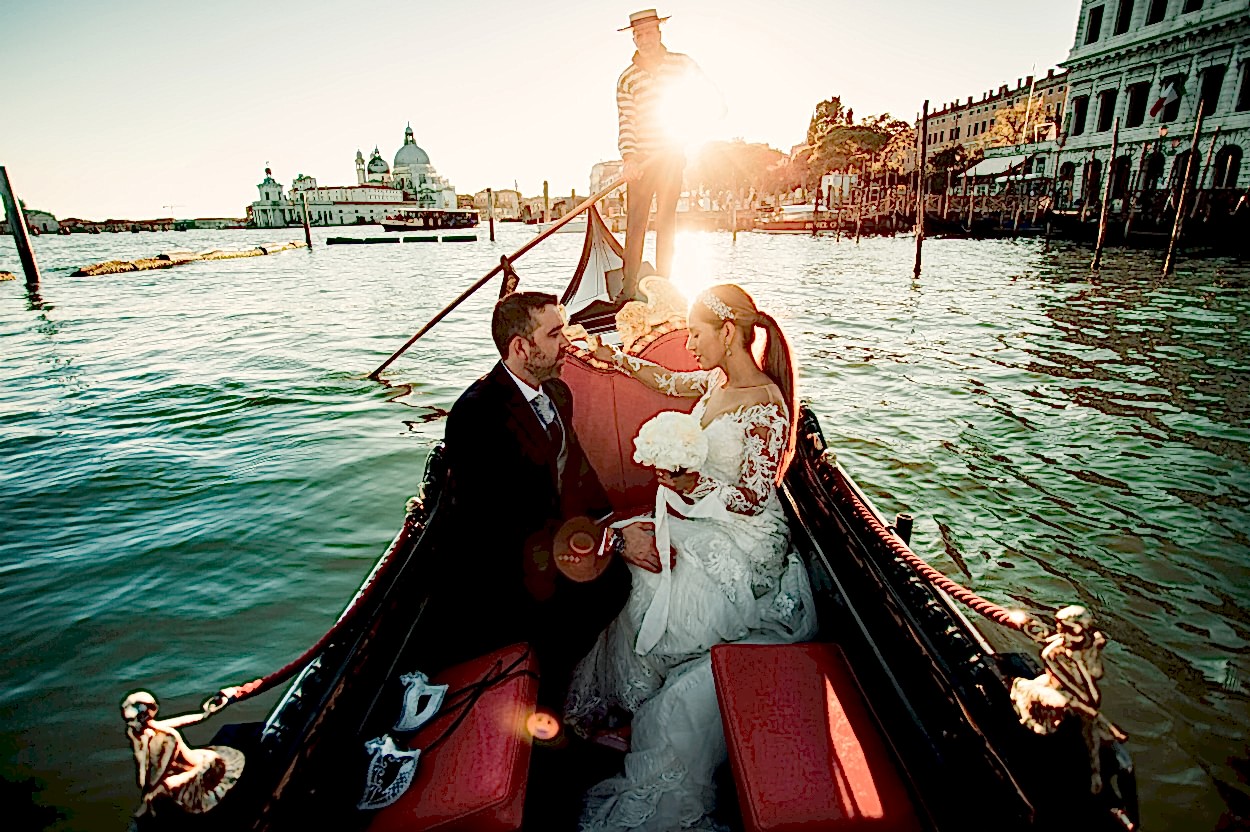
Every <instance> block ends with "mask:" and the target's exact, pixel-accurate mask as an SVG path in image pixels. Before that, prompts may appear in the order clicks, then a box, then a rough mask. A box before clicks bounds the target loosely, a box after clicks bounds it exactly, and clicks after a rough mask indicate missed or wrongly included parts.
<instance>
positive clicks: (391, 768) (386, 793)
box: [356, 734, 421, 811]
mask: <svg viewBox="0 0 1250 832" xmlns="http://www.w3.org/2000/svg"><path fill="white" fill-rule="evenodd" d="M365 753H366V754H368V755H369V765H368V767H367V768H366V769H365V792H364V794H363V795H362V796H361V798H360V802H359V803H357V804H356V808H357V809H360V810H362V811H363V810H370V809H383V808H385V807H387V806H390V805H391V804H392V803H394V802H395V801H396V800H399V799H400V798H401V797H403V795H404V792H406V791H408V787H409V786H411V785H412V781H413V778H415V777H416V776H417V761H418V760H419V759H420V758H421V749H419V748H412V749H403V748H399V747H397V746H396V745H395V740H393V739H391V738H390V737H389V736H387V735H385V734H383V735H382V736H380V737H374V738H373V739H371V740H369V741H368V742H367V743H365Z"/></svg>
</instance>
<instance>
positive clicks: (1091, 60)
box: [1057, 0, 1250, 207]
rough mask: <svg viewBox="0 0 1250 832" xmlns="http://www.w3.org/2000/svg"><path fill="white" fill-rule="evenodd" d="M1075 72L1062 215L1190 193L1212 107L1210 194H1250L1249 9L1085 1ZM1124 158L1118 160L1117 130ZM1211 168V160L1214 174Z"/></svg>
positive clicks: (1204, 178) (1215, 2)
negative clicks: (1165, 193) (1127, 199)
mask: <svg viewBox="0 0 1250 832" xmlns="http://www.w3.org/2000/svg"><path fill="white" fill-rule="evenodd" d="M1064 65H1065V66H1067V68H1068V75H1069V84H1068V87H1069V88H1068V103H1067V106H1066V108H1065V110H1066V114H1065V118H1064V122H1063V130H1062V133H1061V136H1060V141H1061V144H1062V150H1061V151H1060V152H1059V154H1058V176H1059V183H1058V184H1059V188H1058V197H1059V198H1058V200H1057V201H1058V204H1059V205H1060V206H1061V207H1062V206H1079V205H1083V204H1089V203H1092V202H1097V201H1099V200H1100V199H1101V185H1102V181H1103V174H1104V172H1105V171H1108V170H1110V171H1111V176H1112V180H1111V187H1112V190H1111V198H1112V199H1113V200H1120V199H1122V198H1123V197H1124V195H1125V194H1126V193H1127V192H1128V191H1130V190H1143V191H1153V190H1163V189H1171V190H1175V189H1176V188H1178V186H1179V184H1180V182H1181V180H1182V178H1183V177H1184V175H1185V174H1184V171H1185V169H1186V163H1187V162H1188V160H1189V147H1190V141H1191V138H1192V134H1193V130H1194V126H1195V122H1196V120H1197V114H1198V104H1199V102H1202V105H1203V106H1202V109H1203V119H1204V121H1203V128H1202V136H1201V137H1200V140H1199V146H1198V147H1199V151H1198V152H1199V156H1198V158H1196V159H1195V164H1194V166H1193V168H1192V169H1191V171H1190V174H1189V175H1190V180H1191V182H1192V183H1194V184H1197V185H1198V186H1199V187H1204V188H1215V189H1229V190H1230V191H1231V189H1235V188H1238V187H1239V186H1244V184H1245V182H1246V177H1245V175H1244V174H1243V173H1242V171H1241V168H1242V159H1243V157H1244V155H1245V151H1246V149H1247V145H1248V144H1250V2H1248V0H1082V3H1081V13H1080V19H1079V20H1078V21H1077V27H1076V37H1075V39H1074V42H1073V46H1072V50H1071V52H1070V53H1069V54H1068V58H1067V60H1066V61H1065V62H1064ZM1116 118H1119V120H1120V132H1119V149H1118V150H1117V151H1116V158H1115V159H1114V160H1111V159H1108V158H1107V157H1108V155H1109V151H1110V146H1111V134H1112V127H1113V125H1114V124H1115V119H1116ZM1207 160H1210V164H1209V165H1208V163H1207Z"/></svg>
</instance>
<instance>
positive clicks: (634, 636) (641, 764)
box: [565, 357, 816, 832]
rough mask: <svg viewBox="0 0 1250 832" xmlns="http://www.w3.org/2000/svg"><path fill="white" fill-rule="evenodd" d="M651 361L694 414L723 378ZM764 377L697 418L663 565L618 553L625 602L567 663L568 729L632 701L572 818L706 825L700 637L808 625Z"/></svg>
mask: <svg viewBox="0 0 1250 832" xmlns="http://www.w3.org/2000/svg"><path fill="white" fill-rule="evenodd" d="M625 360H630V361H631V363H633V364H635V365H636V364H637V363H638V362H637V360H636V359H632V358H629V357H626V359H625ZM652 366H653V365H651V366H648V367H647V369H648V370H650V369H651V368H652ZM633 369H634V370H638V369H639V367H638V366H634V367H633ZM654 369H655V371H656V372H655V377H654V379H653V381H655V382H658V383H659V384H660V386H661V388H663V387H664V386H666V385H667V386H668V387H669V392H670V393H672V394H675V395H680V394H682V393H683V392H685V393H686V394H687V395H690V394H691V393H692V392H702V393H703V395H702V396H701V398H700V399H699V402H698V404H696V406H695V409H694V415H695V416H696V417H697V418H699V419H700V421H701V422H702V421H703V420H704V417H705V416H706V414H707V405H708V399H709V396H710V394H711V393H712V391H713V390H716V389H717V388H719V387H721V385H723V384H724V375H723V374H722V373H721V371H719V370H712V371H709V372H695V373H671V374H670V373H667V371H663V370H662V368H658V367H655V368H654ZM682 387H684V388H685V390H683V389H682ZM769 390H770V392H769V395H768V396H767V397H766V398H767V401H765V402H763V403H760V402H758V399H759V398H760V395H759V390H754V391H752V392H751V393H750V394H749V395H751V396H752V398H751V399H746V400H744V403H743V404H742V405H741V406H739V407H737V408H736V409H732V410H728V411H723V412H721V413H720V414H719V415H716V416H715V417H714V418H712V419H711V420H710V421H709V422H707V423H706V424H705V425H704V428H703V431H704V435H705V436H706V438H707V442H708V455H707V461H706V462H705V464H704V465H703V469H702V470H701V471H700V472H699V473H700V480H699V484H698V487H697V488H696V489H695V491H694V492H693V493H692V494H691V495H690V496H691V497H693V498H694V500H695V502H694V505H693V506H686V504H685V503H684V502H683V501H681V500H680V499H678V498H677V497H676V495H673V496H672V499H671V500H670V501H669V502H670V504H672V503H677V504H678V505H679V508H678V511H680V513H681V514H682V515H684V516H671V515H670V516H667V517H665V518H663V520H662V522H665V523H667V524H668V533H669V536H670V537H671V541H672V545H673V546H674V547H675V549H676V551H677V560H676V566H675V567H674V568H673V569H672V570H671V571H668V570H665V572H664V573H661V574H654V573H651V572H647V571H645V570H642V569H639V568H636V567H633V566H631V567H630V570H631V572H632V576H633V587H632V589H631V591H630V596H629V600H628V602H627V603H626V606H625V609H624V610H623V611H622V612H621V614H620V615H619V616H618V617H617V619H616V620H615V621H614V622H613V623H612V624H611V625H609V626H608V628H607V629H606V630H605V631H604V632H603V633H602V634H601V635H600V637H599V640H598V641H597V642H596V643H595V646H594V647H593V648H592V649H591V652H590V653H589V654H588V655H587V656H586V658H584V659H583V660H582V662H581V663H580V664H579V665H578V667H577V670H576V671H575V672H574V676H573V682H572V685H571V687H570V690H569V697H568V701H567V705H566V709H565V717H566V720H567V721H568V722H569V723H570V724H571V725H572V726H573V727H574V729H575V730H580V731H583V732H588V731H590V730H592V729H593V728H594V726H596V725H598V724H601V723H602V721H603V720H604V719H605V717H606V716H607V715H608V714H609V713H611V712H615V711H626V712H629V713H630V714H632V715H633V719H632V722H631V725H632V728H631V738H630V741H631V742H630V745H631V747H630V752H629V753H628V754H627V755H626V757H625V763H624V772H623V773H622V774H621V775H619V776H617V777H614V778H611V779H609V780H606V781H604V782H602V783H599V784H598V785H596V786H595V787H593V788H592V789H591V790H590V791H589V792H588V793H587V795H586V801H585V805H584V808H583V813H582V818H581V822H580V828H581V829H582V830H595V832H598V831H599V830H625V829H630V830H634V829H640V830H655V832H670V831H671V830H677V829H718V828H719V827H718V826H717V825H716V824H715V822H714V820H713V818H712V817H710V816H709V813H710V812H711V811H712V810H713V808H714V807H715V793H714V789H713V782H712V781H713V774H714V772H715V771H716V768H717V767H718V766H719V765H720V764H721V763H722V762H724V761H725V760H726V759H727V752H726V748H725V740H724V735H723V731H722V728H721V721H720V711H719V708H718V707H717V702H716V690H715V687H714V684H713V679H712V669H711V659H710V653H709V651H710V649H711V647H712V646H713V645H715V644H719V643H722V642H731V641H749V642H753V643H768V642H775V643H782V642H794V641H803V640H806V639H809V638H811V637H812V636H813V635H814V634H815V629H816V621H815V612H814V609H813V605H812V597H811V589H810V587H809V585H808V581H807V573H806V570H805V569H804V566H803V564H802V562H801V561H800V560H799V558H798V556H797V554H793V553H791V552H790V547H789V543H790V535H789V530H788V528H787V524H786V519H785V515H784V513H783V511H782V507H781V503H780V501H779V499H778V497H777V490H776V487H775V485H774V481H775V478H776V473H777V466H778V464H779V462H780V460H781V458H782V456H783V454H784V452H785V448H786V441H787V434H788V430H789V416H788V414H787V412H786V408H785V405H784V404H783V403H782V400H781V396H780V392H779V391H777V390H776V388H775V387H774V386H771V385H770V386H769ZM727 392H728V391H722V397H721V398H722V402H723V401H724V399H725V398H726V394H727ZM734 392H735V393H737V392H738V391H734ZM731 404H732V401H731ZM670 493H671V492H670ZM658 527H659V523H657V538H658V537H661V536H662V535H661V534H660V531H661V530H660V529H659V528H658ZM662 559H663V556H662ZM644 621H645V622H647V626H646V627H644V626H643V625H644ZM644 631H646V632H644Z"/></svg>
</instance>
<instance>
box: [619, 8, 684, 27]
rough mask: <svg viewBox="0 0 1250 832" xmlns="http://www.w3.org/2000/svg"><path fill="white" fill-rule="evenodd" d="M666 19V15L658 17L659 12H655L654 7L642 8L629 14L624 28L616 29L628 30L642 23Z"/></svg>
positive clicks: (659, 21) (661, 21) (660, 21)
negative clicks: (627, 23)
mask: <svg viewBox="0 0 1250 832" xmlns="http://www.w3.org/2000/svg"><path fill="white" fill-rule="evenodd" d="M669 17H672V15H669ZM666 20H668V17H660V15H659V13H658V12H656V10H655V9H643V10H642V11H640V12H634V13H633V14H631V15H630V16H629V25H628V26H626V27H625V28H624V29H617V30H616V31H618V32H628V31H629V30H630V29H633V28H634V27H635V26H641V25H643V24H644V23H663V22H664V21H666Z"/></svg>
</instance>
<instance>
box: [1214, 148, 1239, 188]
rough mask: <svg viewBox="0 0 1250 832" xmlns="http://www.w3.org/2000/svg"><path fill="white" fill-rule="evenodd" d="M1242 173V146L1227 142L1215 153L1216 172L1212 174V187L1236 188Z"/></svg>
mask: <svg viewBox="0 0 1250 832" xmlns="http://www.w3.org/2000/svg"><path fill="white" fill-rule="evenodd" d="M1240 174H1241V148H1240V147H1238V146H1237V145H1235V144H1226V145H1224V146H1223V147H1221V148H1220V152H1219V153H1217V154H1215V172H1214V173H1213V174H1212V176H1211V187H1212V188H1236V187H1237V177H1238V176H1239V175H1240Z"/></svg>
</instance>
